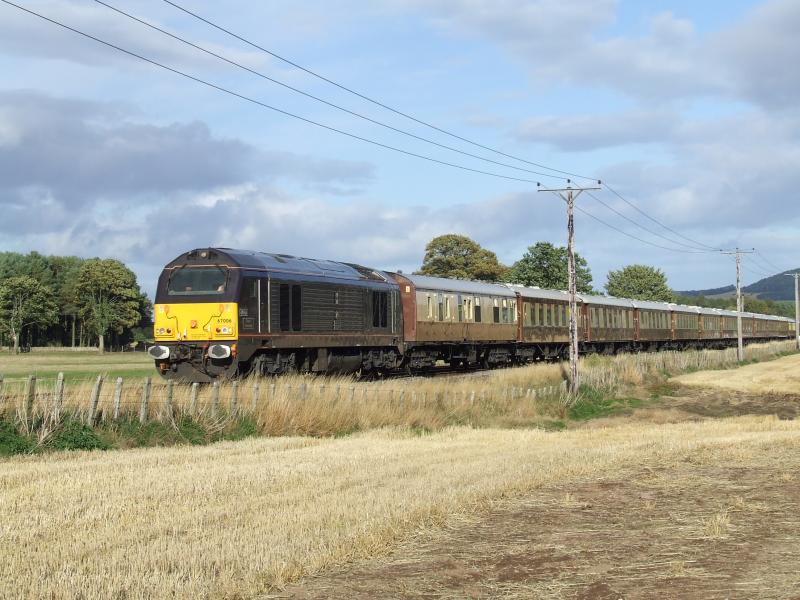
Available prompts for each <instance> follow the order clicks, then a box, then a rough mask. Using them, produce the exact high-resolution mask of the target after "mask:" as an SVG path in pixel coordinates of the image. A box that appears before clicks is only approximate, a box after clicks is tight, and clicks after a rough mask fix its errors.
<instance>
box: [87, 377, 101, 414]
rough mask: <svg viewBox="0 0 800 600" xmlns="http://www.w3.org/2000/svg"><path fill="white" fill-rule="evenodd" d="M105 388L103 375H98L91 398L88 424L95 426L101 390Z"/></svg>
mask: <svg viewBox="0 0 800 600" xmlns="http://www.w3.org/2000/svg"><path fill="white" fill-rule="evenodd" d="M101 389H103V376H102V375H98V376H97V379H95V381H94V387H93V388H92V395H91V397H90V398H89V413H88V414H87V415H86V424H87V425H88V426H89V427H94V424H95V417H96V416H97V405H98V404H99V403H100V390H101Z"/></svg>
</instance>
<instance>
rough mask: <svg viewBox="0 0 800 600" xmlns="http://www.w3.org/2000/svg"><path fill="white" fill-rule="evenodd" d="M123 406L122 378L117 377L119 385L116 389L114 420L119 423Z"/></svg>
mask: <svg viewBox="0 0 800 600" xmlns="http://www.w3.org/2000/svg"><path fill="white" fill-rule="evenodd" d="M121 406H122V377H117V385H116V386H115V387H114V415H113V419H114V420H115V421H119V411H120V407H121Z"/></svg>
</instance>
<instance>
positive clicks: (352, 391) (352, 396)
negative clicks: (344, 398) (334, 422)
mask: <svg viewBox="0 0 800 600" xmlns="http://www.w3.org/2000/svg"><path fill="white" fill-rule="evenodd" d="M355 399H356V388H355V386H352V385H351V386H350V404H353V402H355Z"/></svg>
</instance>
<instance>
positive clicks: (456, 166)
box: [0, 0, 539, 183]
mask: <svg viewBox="0 0 800 600" xmlns="http://www.w3.org/2000/svg"><path fill="white" fill-rule="evenodd" d="M0 2H3V3H4V4H7V5H9V6H13V7H14V8H17V9H19V10H21V11H24V12H26V13H28V14H30V15H33V16H35V17H38V18H40V19H42V20H44V21H47V22H49V23H52V24H53V25H57V26H59V27H62V28H63V29H66V30H68V31H71V32H73V33H76V34H78V35H81V36H83V37H85V38H87V39H90V40H93V41H95V42H97V43H99V44H102V45H104V46H107V47H109V48H112V49H114V50H117V51H118V52H122V53H124V54H127V55H128V56H131V57H133V58H136V59H139V60H142V61H144V62H146V63H149V64H151V65H153V66H156V67H159V68H161V69H164V70H166V71H169V72H171V73H174V74H175V75H180V76H181V77H185V78H186V79H190V80H191V81H194V82H196V83H199V84H202V85H204V86H207V87H209V88H212V89H215V90H217V91H220V92H224V93H226V94H229V95H231V96H234V97H236V98H239V99H241V100H244V101H246V102H250V103H252V104H254V105H257V106H260V107H262V108H266V109H268V110H271V111H274V112H277V113H280V114H282V115H285V116H287V117H291V118H293V119H297V120H299V121H303V122H304V123H308V124H310V125H314V126H316V127H320V128H322V129H326V130H328V131H332V132H334V133H338V134H340V135H343V136H346V137H349V138H351V139H354V140H359V141H362V142H366V143H368V144H372V145H373V146H378V147H380V148H384V149H386V150H392V151H394V152H398V153H400V154H404V155H406V156H412V157H414V158H419V159H421V160H426V161H429V162H432V163H437V164H440V165H444V166H447V167H452V168H454V169H460V170H462V171H469V172H472V173H478V174H481V175H488V176H490V177H497V178H500V179H508V180H511V181H521V182H525V183H539V182H538V181H535V180H533V179H525V178H522V177H513V176H511V175H503V174H501V173H494V172H492V171H484V170H482V169H474V168H472V167H467V166H465V165H460V164H456V163H452V162H448V161H445V160H440V159H438V158H434V157H432V156H426V155H424V154H418V153H416V152H412V151H410V150H404V149H402V148H398V147H396V146H391V145H389V144H384V143H382V142H378V141H376V140H373V139H370V138H367V137H363V136H360V135H357V134H355V133H350V132H349V131H345V130H343V129H339V128H337V127H333V126H331V125H326V124H324V123H320V122H319V121H315V120H313V119H309V118H307V117H303V116H300V115H297V114H295V113H292V112H289V111H287V110H283V109H282V108H278V107H276V106H272V105H270V104H267V103H265V102H262V101H260V100H256V99H255V98H251V97H249V96H245V95H244V94H240V93H238V92H235V91H233V90H230V89H228V88H226V87H223V86H221V85H217V84H215V83H212V82H210V81H206V80H205V79H201V78H199V77H196V76H194V75H191V74H189V73H186V72H184V71H181V70H179V69H176V68H174V67H170V66H169V65H166V64H164V63H161V62H158V61H156V60H154V59H151V58H147V57H146V56H143V55H141V54H137V53H136V52H132V51H131V50H126V49H125V48H122V47H121V46H117V45H116V44H112V43H111V42H108V41H106V40H103V39H101V38H99V37H96V36H93V35H91V34H89V33H86V32H84V31H81V30H79V29H76V28H74V27H71V26H69V25H66V24H64V23H61V22H60V21H57V20H55V19H52V18H50V17H47V16H45V15H43V14H41V13H38V12H36V11H33V10H30V9H28V8H25V7H24V6H20V5H19V4H15V3H14V2H11V1H10V0H0Z"/></svg>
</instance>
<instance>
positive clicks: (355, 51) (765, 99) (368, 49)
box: [0, 0, 800, 290]
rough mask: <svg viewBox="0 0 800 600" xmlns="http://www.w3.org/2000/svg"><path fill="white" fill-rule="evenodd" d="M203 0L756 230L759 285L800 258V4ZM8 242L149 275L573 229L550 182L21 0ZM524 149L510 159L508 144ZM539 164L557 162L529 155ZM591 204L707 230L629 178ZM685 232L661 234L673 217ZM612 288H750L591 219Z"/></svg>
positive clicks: (242, 49) (7, 95)
mask: <svg viewBox="0 0 800 600" xmlns="http://www.w3.org/2000/svg"><path fill="white" fill-rule="evenodd" d="M20 3H21V4H23V5H24V6H26V7H28V8H30V9H32V10H35V11H37V12H40V13H42V14H45V15H47V16H50V17H52V18H55V19H58V20H60V21H62V22H64V23H66V24H69V25H71V26H73V27H76V28H78V29H81V30H83V31H86V32H87V33H91V34H93V35H96V36H98V37H101V38H103V39H106V40H108V41H110V42H113V43H116V44H118V45H120V46H123V47H125V48H127V49H129V50H131V51H134V52H138V53H141V54H143V55H145V56H147V57H149V58H152V59H155V60H158V61H161V62H163V63H165V64H168V65H170V66H172V67H175V68H178V69H181V70H184V71H186V72H187V73H191V74H193V75H196V76H198V77H201V78H203V79H207V80H209V81H211V82H213V83H215V84H218V85H222V86H225V87H228V88H230V89H232V90H235V91H236V92H238V93H241V94H244V95H247V96H251V97H253V98H256V99H258V100H260V101H262V102H265V103H268V104H271V105H274V106H277V107H280V108H282V109H285V110H289V111H292V112H295V113H297V114H300V115H302V116H304V117H307V118H310V119H315V120H318V121H320V122H324V123H326V124H329V125H331V126H334V127H338V128H341V129H344V130H347V131H350V132H352V133H354V134H357V135H361V136H364V137H369V138H372V139H375V140H378V141H380V142H381V143H385V144H390V145H395V146H398V147H401V148H404V149H406V150H408V151H410V152H416V153H420V154H425V155H429V156H432V157H435V158H437V159H440V160H444V161H449V162H456V163H459V164H463V165H465V166H468V167H472V168H477V169H484V170H490V171H496V172H502V173H505V174H508V175H512V176H522V177H523V178H527V177H531V178H532V179H536V180H541V181H542V183H544V184H549V185H555V184H560V183H563V182H560V181H559V180H557V179H546V178H543V177H540V176H534V175H530V174H526V173H524V172H520V171H514V170H509V169H507V168H504V167H500V166H497V165H491V164H486V163H483V162H481V161H478V160H474V159H471V158H469V157H465V156H462V155H458V154H454V153H451V152H448V151H446V150H443V149H441V148H436V147H433V146H430V145H428V144H425V143H422V142H419V141H415V140H412V139H410V138H408V137H406V136H402V135H399V134H395V133H393V132H390V131H387V130H385V129H383V128H380V127H377V126H374V125H371V124H368V123H366V122H364V121H361V120H359V119H356V118H354V117H351V116H349V115H346V114H343V113H341V112H339V111H336V110H334V109H332V108H330V107H327V106H323V105H321V104H319V103H316V102H313V101H311V100H308V99H306V98H303V97H300V96H298V95H296V94H294V93H292V92H290V91H287V90H285V89H282V88H280V87H279V86H276V85H274V84H272V83H269V82H267V81H264V80H262V79H260V78H258V77H256V76H253V75H252V74H248V73H245V72H243V71H241V70H238V69H235V68H233V67H231V66H229V65H226V64H224V63H221V62H219V61H217V60H215V59H213V58H211V57H208V56H206V55H203V54H202V53H200V52H198V51H196V50H193V49H191V48H188V47H186V46H183V45H181V44H180V43H179V42H176V41H174V40H170V39H169V38H166V37H164V36H163V35H161V34H159V33H157V32H153V31H151V30H148V29H146V28H144V27H143V26H142V25H140V24H137V23H134V22H132V21H130V20H128V19H126V18H125V17H123V16H121V15H119V14H117V13H115V12H113V11H112V10H110V9H109V8H107V7H104V6H102V5H100V4H97V3H95V2H90V1H88V0H76V1H68V0H62V1H41V0H36V1H28V2H24V1H23V0H20ZM109 4H112V5H114V6H116V7H118V8H121V9H123V10H125V11H128V12H131V13H133V14H135V15H136V16H138V17H140V18H143V19H146V20H148V21H149V22H152V23H154V24H158V25H159V26H161V27H163V28H166V29H168V30H170V31H172V32H174V33H176V34H178V35H181V36H182V37H186V38H188V39H190V40H192V41H193V42H195V43H197V44H200V45H203V46H204V47H208V48H209V49H213V50H214V51H215V52H217V53H220V54H223V55H225V56H227V57H230V58H231V59H233V60H236V61H238V62H241V63H243V64H245V65H247V66H248V67H250V68H252V69H255V70H258V71H259V72H262V73H264V74H266V75H269V76H270V77H273V78H275V79H279V80H281V81H284V82H286V83H288V84H290V85H292V86H295V87H298V88H301V89H303V90H305V91H307V92H309V93H313V94H316V95H319V96H322V97H324V98H326V99H328V100H329V101H331V102H335V103H339V104H342V105H343V106H346V107H347V108H348V109H350V110H353V111H357V112H360V113H363V114H365V115H367V116H369V117H371V118H373V119H377V120H380V121H383V122H385V123H387V124H390V125H392V126H394V127H398V128H402V129H404V130H407V131H410V132H412V133H414V134H416V135H420V136H425V137H430V138H432V139H435V140H436V141H438V142H440V143H443V144H447V145H453V146H457V147H458V148H460V149H462V150H464V151H467V152H471V153H474V154H480V155H483V156H486V157H490V158H492V159H494V160H501V161H503V162H508V161H507V159H504V158H502V157H500V156H499V155H496V154H492V153H490V152H488V151H485V150H480V149H478V148H475V147H472V146H469V145H467V144H464V143H461V142H458V141H457V140H454V139H452V138H448V137H447V136H444V135H442V134H439V133H437V132H434V131H432V130H430V129H427V128H425V127H422V126H420V125H418V124H415V123H412V122H410V121H408V120H406V119H403V118H402V117H399V116H398V115H395V114H392V113H389V112H386V111H384V110H382V109H380V108H378V107H376V106H374V105H371V104H369V103H366V102H364V101H362V100H360V99H358V98H356V97H354V96H351V95H349V94H347V93H345V92H343V91H341V90H339V89H336V88H334V87H332V86H330V85H328V84H325V83H323V82H321V81H319V80H316V79H314V78H312V77H310V76H308V75H307V74H304V73H302V72H300V71H298V70H296V69H292V68H291V67H289V66H288V65H286V64H283V63H281V62H280V61H277V60H276V59H274V58H271V57H269V56H267V55H265V54H263V53H261V52H258V51H257V50H255V49H253V48H251V47H248V46H246V45H245V44H242V43H241V42H239V41H237V40H235V39H232V38H231V37H228V36H226V35H224V34H222V33H221V32H219V31H216V30H214V29H212V28H210V27H208V26H207V25H204V24H202V23H200V22H198V21H197V20H195V19H193V18H192V17H190V16H188V15H186V14H185V13H182V12H180V11H178V10H176V9H175V8H174V7H172V6H169V5H168V4H166V3H165V2H163V1H161V0H141V1H137V2H131V1H130V0H127V1H123V0H119V2H118V1H117V0H109ZM363 4H365V3H359V2H350V1H327V2H319V1H315V0H310V1H308V2H304V3H296V2H270V3H260V2H241V1H238V2H237V1H233V2H227V3H224V6H223V4H222V3H217V2H210V1H205V0H202V1H201V0H185V4H183V5H184V6H186V7H187V8H189V9H191V10H194V11H196V12H198V13H199V14H201V15H203V16H205V17H207V18H209V19H211V20H213V21H215V22H217V23H219V24H220V25H223V26H225V27H226V28H228V29H230V30H232V31H234V32H236V33H238V34H240V35H242V36H244V37H246V38H249V39H251V40H253V41H255V42H257V43H259V44H261V45H263V46H265V47H267V48H269V49H271V50H274V51H275V52H277V53H279V54H281V55H283V56H286V57H288V58H291V59H292V60H294V61H295V62H297V63H300V64H302V65H305V66H307V67H309V68H311V69H314V70H315V71H317V72H320V73H322V74H324V75H326V76H327V77H329V78H331V79H334V80H336V81H339V82H340V83H342V84H344V85H347V86H349V87H352V88H354V89H356V90H358V91H360V92H362V93H364V94H367V95H369V96H371V97H374V98H377V99H379V100H382V101H384V102H386V103H388V104H391V105H392V106H395V107H397V108H399V109H401V110H403V111H405V112H407V113H410V114H413V115H414V116H417V117H418V118H420V119H423V120H425V121H428V122H431V123H434V124H436V125H438V126H440V127H442V128H444V129H447V130H449V131H453V132H455V133H458V134H459V135H462V136H464V137H467V138H470V139H473V140H476V141H479V142H480V143H482V144H485V145H487V146H491V147H493V148H498V149H501V150H502V151H504V152H506V153H508V154H512V155H514V156H518V157H523V158H526V159H527V160H531V161H534V162H537V163H541V164H545V165H547V166H551V167H554V168H557V169H563V170H567V171H572V172H577V173H581V174H589V175H592V176H597V177H600V178H601V179H603V180H604V181H607V182H609V183H610V184H611V185H612V186H613V187H614V188H615V189H616V190H618V191H620V192H622V194H623V195H624V196H625V197H626V198H627V199H629V200H631V201H633V202H634V203H635V204H636V205H637V206H639V207H640V208H641V209H642V210H644V211H646V212H647V213H648V214H649V215H651V216H653V217H655V218H656V219H658V220H659V221H661V222H663V223H664V224H666V225H668V226H669V227H671V228H672V229H674V230H676V231H678V232H680V233H681V234H683V235H685V236H687V237H689V238H691V239H693V240H698V241H700V242H702V243H703V244H707V245H709V246H713V247H731V246H735V245H741V246H743V247H753V246H755V247H757V248H758V249H759V250H760V252H761V255H758V256H756V257H754V258H747V259H745V281H746V282H752V281H755V280H757V279H760V278H761V277H762V276H763V275H764V274H771V273H774V272H776V271H777V269H775V268H773V267H772V265H773V264H774V265H776V266H777V267H780V268H781V269H789V268H793V267H797V266H800V260H799V258H798V256H797V250H796V248H797V241H798V233H800V211H799V210H798V208H797V206H798V201H797V189H800V186H798V184H800V181H799V180H800V150H799V149H798V139H799V138H800V110H798V102H797V100H798V93H799V92H800V69H797V68H796V65H797V64H800V40H798V38H797V36H796V32H797V31H798V30H800V4H799V3H797V2H794V1H789V0H772V1H767V2H744V1H733V2H702V3H699V2H671V3H664V2H654V1H638V2H631V1H624V0H619V1H614V0H592V1H589V0H572V1H563V0H562V1H555V0H528V1H522V0H494V1H492V2H489V1H481V0H426V1H422V0H383V1H376V2H371V3H369V4H368V5H367V7H366V8H365V6H363ZM0 69H2V72H3V73H4V74H5V75H6V76H5V77H3V78H2V81H0V205H2V208H3V212H4V214H5V218H4V219H3V220H2V221H0V247H2V249H5V250H17V251H29V250H39V251H41V252H46V253H58V254H78V255H81V256H114V257H117V258H120V259H122V260H124V261H126V262H127V263H128V264H130V265H131V266H132V267H133V268H134V269H135V270H136V272H137V274H138V276H139V279H140V282H141V284H142V286H143V287H144V288H145V289H147V290H152V287H153V284H154V281H155V278H156V276H157V273H158V270H159V268H160V266H161V265H163V264H164V263H166V262H168V261H169V260H170V259H171V258H173V257H174V256H175V255H177V254H179V253H180V252H182V251H185V250H187V249H190V248H194V247H200V246H207V245H221V246H232V247H244V248H252V249H258V250H265V251H274V252H283V253H293V254H298V255H305V256H313V257H323V258H331V259H339V260H347V261H356V262H362V263H365V264H369V265H372V266H376V267H381V268H387V269H398V268H400V269H403V270H406V271H409V270H413V269H415V268H417V267H418V266H419V264H420V261H421V258H422V255H423V252H424V246H425V243H426V242H427V241H428V240H430V239H431V238H432V237H433V236H435V235H438V234H442V233H449V232H455V233H463V234H466V235H469V236H471V237H473V238H474V239H476V240H477V241H478V242H480V243H481V244H483V245H484V246H485V247H487V248H489V249H491V250H494V251H495V252H497V254H498V256H499V258H500V259H501V260H502V261H503V262H506V263H508V264H510V263H512V262H513V261H514V260H516V259H517V258H519V256H520V255H521V254H522V252H523V251H524V249H525V247H526V246H528V245H530V244H533V243H535V242H536V241H539V240H548V241H551V242H554V243H557V244H563V243H564V240H565V227H564V214H563V206H562V204H561V203H560V202H559V201H558V200H557V199H556V198H555V197H553V196H550V195H548V194H541V193H539V194H537V193H536V191H535V185H533V184H530V183H524V182H515V181H507V180H503V179H498V178H492V177H486V176H481V175H477V174H472V173H468V172H463V171H459V170H456V169H451V168H448V167H444V166H440V165H434V164H430V163H426V162H424V161H420V160H418V159H415V158H412V157H408V156H402V155H398V154H396V153H393V152H390V151H387V150H383V149H380V148H376V147H375V146H371V145H368V144H365V143H363V142H359V141H356V140H352V139H348V138H344V137H342V136H339V135H335V134H332V133H330V132H327V131H324V130H320V129H317V128H315V127H312V126H310V125H307V124H305V123H302V122H299V121H296V120H294V119H290V118H287V117H285V116H282V115H279V114H276V113H273V112H271V111H268V110H264V109H262V108H259V107H256V106H254V105H252V104H248V103H246V102H243V101H241V100H238V99H236V98H233V97H230V96H228V95H225V94H222V93H220V92H217V91H214V90H211V89H208V88H205V87H203V86H201V85H198V84H196V83H193V82H191V81H187V80H185V79H183V78H180V77H177V76H175V75H173V74H170V73H167V72H164V71H161V70H158V69H156V68H154V67H152V66H149V65H147V64H144V63H142V62H140V61H136V60H135V59H131V58H129V57H126V56H124V55H121V54H119V53H115V52H114V51H112V50H110V49H108V48H104V47H102V46H99V45H97V44H96V43H95V42H92V41H89V40H85V39H81V38H79V37H78V36H76V35H75V34H72V33H69V32H66V31H62V30H59V29H58V28H56V27H54V26H53V25H51V24H48V23H45V22H42V21H40V20H38V19H36V18H35V17H32V16H30V15H27V14H24V13H22V12H20V11H19V10H18V9H15V8H12V7H9V6H7V5H0ZM512 162H513V161H512ZM515 164H517V165H519V166H522V167H527V168H531V169H534V170H540V169H537V168H536V167H531V166H530V165H525V164H523V163H515ZM598 197H599V198H600V199H601V200H603V201H604V202H606V203H608V204H610V205H611V206H613V207H614V208H616V209H617V210H618V211H620V212H622V213H624V214H625V215H626V216H628V217H629V218H631V219H633V220H634V221H637V222H639V223H641V224H642V225H645V226H646V227H647V228H648V229H649V230H650V231H646V230H643V229H641V228H638V227H636V226H635V225H633V224H631V223H630V222H628V221H626V220H624V219H623V218H621V217H620V216H618V215H617V214H614V213H613V212H610V211H609V210H608V209H606V208H605V207H603V206H602V205H600V204H598V203H597V202H596V201H595V200H594V199H593V198H590V197H587V196H584V197H582V198H581V199H580V201H579V203H580V205H581V207H583V208H584V209H585V210H588V211H590V212H591V213H593V214H595V215H596V216H597V217H599V218H601V219H603V220H605V221H607V222H608V223H610V224H612V225H614V226H615V227H617V228H619V229H622V230H624V231H626V232H628V233H630V234H632V235H635V236H637V237H640V238H642V239H645V240H647V241H650V242H653V243H655V244H660V245H666V246H670V247H675V248H683V249H686V248H685V246H680V243H688V242H686V240H685V239H684V238H680V237H676V236H675V235H674V234H673V233H671V232H670V231H668V230H665V229H662V228H660V227H659V226H658V225H656V224H654V223H653V222H651V221H648V220H647V219H646V218H645V217H643V216H642V215H641V214H640V213H637V212H636V211H635V210H633V209H632V208H631V207H630V206H628V205H627V204H625V203H624V202H622V201H621V200H619V199H618V198H617V197H615V196H614V195H613V194H611V193H610V192H608V191H602V192H600V193H598ZM653 232H657V233H658V234H660V235H661V236H664V237H666V238H669V239H672V240H674V242H675V243H670V242H667V241H665V239H664V237H658V236H657V235H655V234H654V233H653ZM577 239H578V250H579V251H580V252H581V253H582V254H583V255H584V256H585V257H586V258H587V259H588V260H589V264H590V267H591V268H592V271H593V274H594V279H595V286H596V287H598V288H600V287H602V286H603V285H604V283H605V276H606V273H607V272H608V271H609V269H617V268H620V267H622V266H624V265H626V264H630V263H632V262H643V263H646V264H651V265H655V266H658V267H660V268H662V269H663V270H664V271H665V272H666V273H667V275H668V278H669V282H670V284H671V285H672V286H673V287H674V288H677V289H687V288H698V287H716V286H721V285H727V284H729V283H732V278H733V273H734V270H733V263H732V260H731V259H730V258H729V257H724V256H720V255H717V254H713V253H710V254H702V253H697V254H693V253H682V252H673V251H668V250H664V249H660V248H656V247H653V246H650V245H647V244H644V243H641V242H639V241H636V240H633V239H631V238H629V237H626V236H624V235H622V234H620V233H618V232H616V231H613V230H610V229H607V228H605V227H604V226H603V225H600V224H598V223H597V222H595V221H593V220H591V219H590V218H588V217H586V216H584V215H582V214H580V213H579V214H578V216H577Z"/></svg>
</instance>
